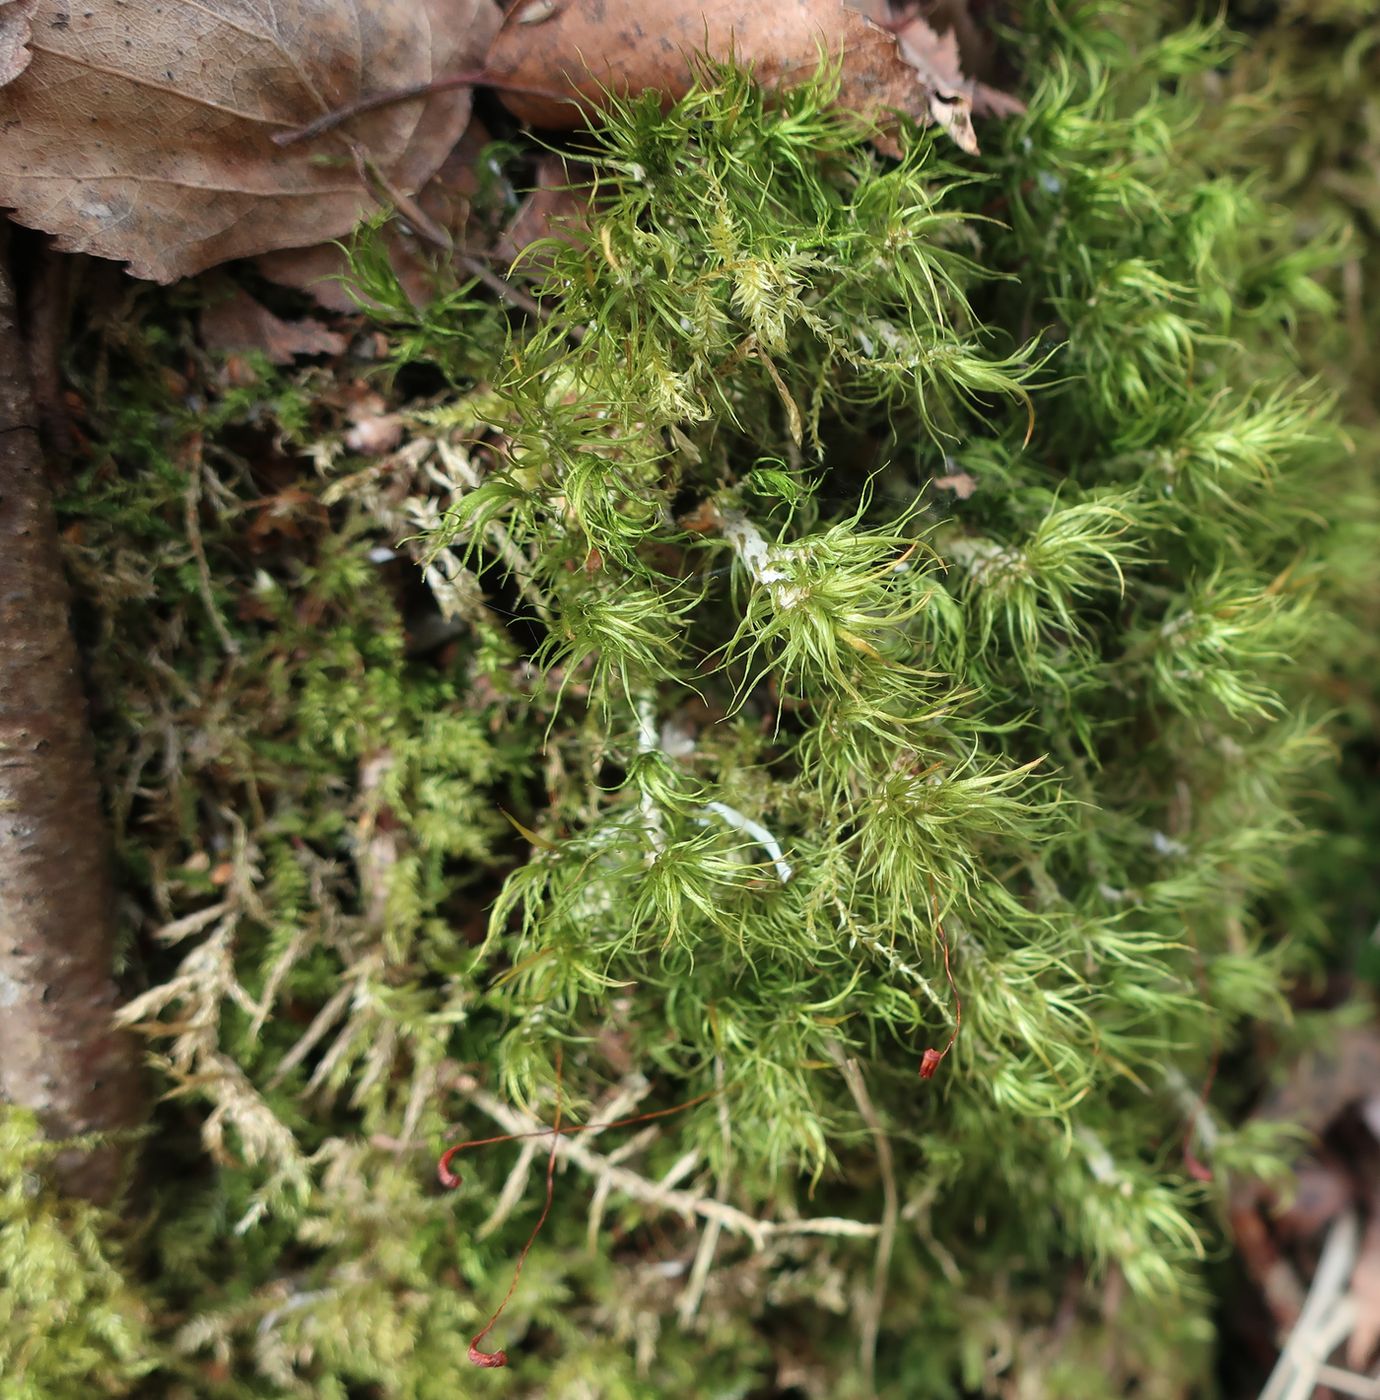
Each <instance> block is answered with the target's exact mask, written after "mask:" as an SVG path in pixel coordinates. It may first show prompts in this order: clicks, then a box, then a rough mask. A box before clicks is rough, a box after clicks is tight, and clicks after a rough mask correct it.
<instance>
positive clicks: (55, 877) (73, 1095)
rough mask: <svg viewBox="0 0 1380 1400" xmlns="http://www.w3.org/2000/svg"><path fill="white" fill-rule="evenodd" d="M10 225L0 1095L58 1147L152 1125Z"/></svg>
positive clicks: (85, 1156)
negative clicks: (122, 1017) (118, 964)
mask: <svg viewBox="0 0 1380 1400" xmlns="http://www.w3.org/2000/svg"><path fill="white" fill-rule="evenodd" d="M5 242H6V240H5V231H4V229H3V228H0V1006H2V1007H3V1008H4V1011H3V1013H2V1014H0V1099H3V1100H6V1101H8V1102H9V1103H12V1104H15V1105H17V1106H19V1107H21V1108H26V1109H31V1110H33V1112H34V1113H36V1114H37V1115H38V1118H39V1121H40V1122H41V1123H42V1125H43V1127H44V1129H45V1131H46V1132H47V1134H48V1135H49V1137H52V1138H74V1137H80V1136H82V1135H85V1134H88V1133H118V1132H120V1131H121V1130H127V1129H130V1128H134V1127H136V1126H138V1125H139V1124H141V1123H142V1122H143V1121H144V1118H145V1109H146V1099H145V1095H144V1084H143V1076H142V1074H141V1072H140V1068H139V1051H138V1042H137V1040H136V1039H135V1037H134V1036H132V1035H130V1034H129V1033H127V1032H124V1031H119V1030H117V1029H116V1028H115V1025H114V1020H113V1016H114V1012H115V1009H116V1007H117V1005H118V1004H119V1001H120V995H119V992H118V990H117V988H116V985H115V981H114V977H113V975H112V968H113V961H114V946H115V920H114V908H115V891H114V885H113V882H112V879H111V874H110V864H109V837H108V834H107V831H106V826H105V816H104V813H103V811H102V809H101V797H100V789H99V786H98V784H97V779H96V771H95V762H94V759H93V755H92V747H91V739H90V735H89V733H88V730H87V723H88V720H87V710H86V697H85V695H84V694H83V692H82V684H81V670H80V665H79V662H78V658H77V649H76V645H75V643H74V642H73V639H72V634H71V631H70V629H69V626H68V617H67V609H68V592H67V582H66V580H65V579H64V577H63V573H62V555H61V551H60V549H59V545H58V534H57V523H56V519H55V517H54V513H53V502H52V495H51V492H50V489H49V485H48V481H47V478H46V475H45V472H44V463H43V460H42V456H41V453H40V450H39V442H38V431H37V412H36V410H35V407H34V401H33V394H32V390H31V388H30V385H29V374H28V366H27V361H26V357H25V354H24V350H23V347H22V345H21V343H20V337H19V326H18V320H17V315H16V311H15V298H14V292H13V289H12V286H11V284H10V280H9V274H8V270H7V267H6V257H5V254H6V251H7V249H6V246H5ZM127 1154H128V1148H127V1146H124V1145H121V1144H120V1143H118V1142H111V1141H107V1142H105V1143H102V1144H101V1145H100V1146H97V1147H94V1148H93V1147H91V1146H90V1145H85V1146H81V1147H73V1148H69V1149H65V1150H63V1151H62V1152H60V1153H58V1154H57V1155H56V1156H55V1158H54V1159H53V1163H52V1170H53V1174H54V1177H55V1179H56V1181H57V1183H58V1185H59V1186H60V1187H61V1188H62V1189H63V1190H65V1191H67V1192H69V1193H71V1194H72V1195H77V1196H85V1197H88V1198H90V1199H92V1200H98V1201H108V1200H110V1199H111V1198H113V1197H114V1196H115V1195H116V1193H117V1192H118V1191H119V1189H120V1186H121V1184H122V1179H123V1176H124V1174H125V1167H126V1161H127Z"/></svg>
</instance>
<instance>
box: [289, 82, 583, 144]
mask: <svg viewBox="0 0 1380 1400" xmlns="http://www.w3.org/2000/svg"><path fill="white" fill-rule="evenodd" d="M462 87H488V88H495V89H496V90H498V91H499V92H516V93H520V94H521V95H522V96H524V97H545V98H547V99H549V100H550V101H552V102H570V103H572V104H574V105H576V106H579V105H581V103H580V99H579V97H577V96H576V95H575V94H574V93H571V92H556V91H553V90H552V89H551V88H541V87H528V86H526V85H525V84H523V83H510V82H509V81H508V80H507V79H505V78H499V77H495V76H494V75H493V74H491V73H486V72H485V71H484V69H482V68H472V69H468V70H467V71H465V72H463V73H448V74H446V76H445V77H443V78H433V79H432V80H431V81H430V82H429V83H413V84H412V85H411V86H410V87H403V88H391V89H390V90H389V91H387V92H375V93H371V94H370V95H369V96H368V97H360V98H356V100H355V101H353V102H347V103H346V104H345V105H344V106H343V107H337V108H335V110H334V111H331V112H326V113H324V114H323V115H322V116H319V117H317V119H316V120H315V121H312V122H308V123H307V124H306V126H299V127H294V128H293V129H292V130H291V131H279V132H275V133H274V136H273V141H274V144H275V145H278V146H292V145H295V144H296V143H297V142H299V141H310V140H311V139H312V138H313V137H316V136H324V135H325V134H326V133H327V132H328V131H334V130H335V129H336V127H338V126H340V125H342V123H344V122H347V121H349V120H350V118H351V117H360V116H363V115H364V114H365V113H366V112H377V111H378V110H379V108H381V107H392V106H395V105H396V104H397V103H399V102H411V101H412V100H413V99H414V98H418V97H435V96H437V95H438V94H440V93H443V92H454V91H455V89H456V88H462Z"/></svg>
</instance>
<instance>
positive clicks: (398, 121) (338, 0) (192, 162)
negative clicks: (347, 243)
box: [0, 0, 499, 282]
mask: <svg viewBox="0 0 1380 1400" xmlns="http://www.w3.org/2000/svg"><path fill="white" fill-rule="evenodd" d="M26 15H27V17H28V20H29V27H30V28H31V36H30V38H29V50H30V51H31V54H32V57H31V60H30V61H29V63H28V66H27V67H23V68H22V71H19V72H18V76H16V77H14V78H13V80H12V81H10V82H8V83H7V84H6V85H4V86H2V87H0V130H3V131H4V133H5V135H4V139H3V141H0V206H9V207H11V208H12V209H13V210H14V217H15V219H16V220H17V221H18V222H19V223H22V224H27V225H29V226H30V227H33V228H39V229H42V230H44V231H45V232H48V233H52V234H55V235H57V238H58V245H59V246H60V247H62V248H64V249H68V250H72V251H80V252H87V253H95V254H97V255H98V256H100V257H107V258H119V259H123V260H125V261H127V262H128V263H129V268H130V271H131V272H133V273H134V274H135V275H136V276H140V277H148V278H152V279H153V280H155V281H160V282H168V281H172V280H173V279H174V278H176V277H180V276H184V275H186V274H188V273H193V272H198V271H200V270H201V269H202V268H205V267H210V266H212V265H213V264H215V263H218V262H224V261H225V260H227V259H229V258H236V257H247V256H250V255H252V254H255V253H263V252H267V251H268V250H270V249H274V248H290V247H297V246H300V245H302V244H308V243H315V242H319V241H320V240H322V239H327V238H336V237H339V236H341V235H342V234H344V233H347V232H348V231H349V230H350V229H351V228H352V227H353V226H354V225H355V223H356V222H357V221H358V219H359V218H360V216H361V215H362V214H363V213H364V212H365V211H366V210H367V209H368V208H369V207H370V206H371V203H372V201H371V199H370V196H369V194H368V193H367V191H366V190H365V188H364V186H363V183H362V181H361V178H360V173H359V169H358V166H357V163H356V161H355V159H354V157H353V156H352V154H351V146H352V144H353V145H354V146H356V147H358V148H362V150H363V152H364V153H365V154H366V155H367V158H368V159H369V160H370V161H371V162H372V163H373V165H374V166H375V167H376V169H377V170H378V171H380V172H381V173H382V175H383V176H384V177H385V179H386V180H387V181H388V183H389V184H390V185H392V187H393V188H394V189H398V190H401V191H403V192H405V193H411V192H412V191H414V190H416V189H417V188H418V187H419V186H420V185H422V184H423V183H424V182H425V181H426V179H427V177H428V176H429V175H430V174H431V173H432V171H434V170H435V169H436V168H437V167H438V166H439V165H440V164H441V162H442V161H443V160H444V159H445V158H446V154H447V153H448V152H449V151H450V149H451V147H452V146H453V145H454V144H455V142H456V140H457V138H458V137H459V136H460V133H461V132H462V131H463V130H464V128H465V124H466V122H467V120H468V118H469V112H470V93H469V91H468V89H460V90H457V91H453V92H447V93H441V94H437V95H433V96H430V97H426V98H419V99H415V100H413V101H410V102H405V103H399V104H396V105H394V106H389V107H384V108H381V109H379V110H377V111H373V112H370V113H367V114H365V115H362V116H358V117H355V118H353V119H352V120H351V121H349V122H348V123H346V124H345V125H344V126H343V127H342V128H341V129H340V130H339V131H337V132H334V133H332V134H330V135H328V136H323V137H319V138H317V139H316V140H314V141H306V142H302V143H301V144H299V145H296V146H292V147H289V148H286V149H283V148H280V147H278V146H276V145H275V144H274V143H273V139H272V138H273V135H274V134H275V133H277V132H284V131H288V130H292V129H294V128H296V127H299V126H302V125H304V124H305V123H307V122H310V121H312V120H314V119H315V118H316V117H318V116H320V115H322V114H323V113H325V112H329V111H332V110H334V109H336V108H339V107H341V106H344V105H346V104H348V103H350V102H352V101H354V100H356V99H358V98H360V97H363V96H366V95H370V94H373V93H376V92H379V91H382V90H386V89H396V88H402V87H408V86H410V85H412V84H415V83H421V82H427V81H430V80H432V79H434V78H438V77H440V76H441V75H443V74H446V73H450V72H454V71H455V70H457V69H463V68H466V67H473V66H475V64H476V62H477V61H478V60H479V59H481V58H482V56H483V53H484V50H485V48H486V46H487V44H488V42H489V39H490V38H491V37H492V35H493V33H494V31H495V29H496V28H497V24H498V18H499V15H498V10H497V8H496V7H495V5H494V3H493V0H82V4H81V5H80V6H79V7H77V6H73V5H72V4H71V3H70V0H37V2H36V3H34V0H0V65H3V63H4V62H5V55H6V54H7V53H11V54H12V56H11V60H10V66H11V67H14V66H15V64H16V63H19V64H21V65H22V58H15V57H13V51H14V50H15V47H16V46H15V38H14V36H15V34H16V33H17V32H18V27H19V25H21V24H22V19H21V17H23V16H26ZM7 36H8V37H7ZM7 46H8V47H7ZM3 71H4V69H3V67H0V73H3Z"/></svg>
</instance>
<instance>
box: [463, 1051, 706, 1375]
mask: <svg viewBox="0 0 1380 1400" xmlns="http://www.w3.org/2000/svg"><path fill="white" fill-rule="evenodd" d="M716 1092H718V1091H717V1090H711V1091H710V1092H709V1093H705V1094H699V1095H697V1096H696V1097H695V1098H693V1099H686V1101H685V1102H684V1103H679V1104H676V1105H675V1106H674V1107H672V1108H658V1109H655V1110H653V1111H652V1112H651V1113H635V1114H633V1116H632V1117H630V1118H615V1119H613V1120H612V1121H610V1122H607V1123H572V1124H569V1125H566V1126H563V1125H562V1123H561V1055H560V1050H559V1048H558V1049H557V1052H556V1113H555V1117H554V1120H553V1122H552V1124H551V1126H550V1127H549V1128H536V1129H534V1130H533V1131H532V1132H530V1133H499V1134H498V1135H497V1136H496V1137H487V1138H471V1139H469V1140H468V1141H466V1142H459V1143H456V1144H455V1146H454V1147H448V1148H447V1149H446V1150H445V1151H444V1152H443V1153H442V1154H441V1156H440V1159H439V1160H438V1161H437V1163H436V1178H437V1180H438V1181H439V1182H440V1183H441V1185H442V1186H444V1187H445V1188H446V1189H447V1190H448V1191H453V1190H454V1189H455V1188H456V1187H457V1186H459V1185H460V1183H461V1181H462V1179H463V1178H462V1177H461V1176H460V1173H459V1172H456V1171H452V1170H451V1165H450V1164H451V1161H452V1160H453V1159H454V1158H455V1157H457V1156H458V1155H459V1154H460V1153H461V1152H468V1151H469V1150H470V1148H472V1147H489V1146H492V1145H493V1144H494V1143H499V1142H518V1141H520V1140H522V1139H523V1138H535V1137H546V1136H547V1135H548V1134H550V1137H551V1153H550V1155H549V1156H548V1157H547V1159H546V1200H545V1202H544V1204H543V1205H542V1208H541V1214H540V1215H539V1216H538V1217H537V1223H536V1224H535V1225H534V1226H533V1227H532V1233H531V1234H530V1235H528V1237H527V1243H526V1244H524V1245H523V1246H522V1251H521V1253H520V1254H519V1255H518V1257H517V1263H516V1264H515V1265H514V1266H513V1278H512V1282H511V1283H510V1284H509V1285H508V1291H507V1292H506V1293H505V1294H504V1295H503V1301H502V1302H500V1303H499V1305H498V1307H496V1308H495V1309H494V1310H493V1313H492V1314H491V1315H490V1317H489V1320H488V1321H487V1322H486V1323H485V1324H484V1325H483V1327H481V1328H480V1329H479V1331H478V1332H476V1333H475V1334H474V1336H473V1337H472V1338H470V1347H469V1353H468V1355H469V1359H470V1361H471V1362H472V1363H473V1364H474V1365H475V1366H482V1367H483V1368H484V1369H486V1370H495V1369H497V1368H498V1367H500V1366H506V1365H507V1364H508V1353H507V1352H506V1351H504V1350H502V1349H501V1348H500V1349H499V1350H498V1351H484V1350H483V1348H482V1347H481V1346H480V1343H481V1342H482V1341H483V1340H484V1338H485V1337H487V1336H488V1334H489V1333H490V1332H491V1331H492V1330H493V1328H494V1325H495V1324H496V1323H497V1322H498V1320H499V1318H501V1317H502V1316H503V1310H504V1309H505V1308H506V1307H507V1306H508V1303H509V1302H510V1301H511V1299H512V1296H513V1294H514V1293H515V1292H516V1291H517V1286H518V1280H519V1279H520V1278H521V1277H522V1266H523V1265H524V1264H525V1263H526V1262H527V1256H528V1254H529V1253H530V1252H531V1249H532V1246H533V1245H534V1244H536V1242H537V1236H538V1235H539V1234H541V1228H542V1226H543V1225H545V1224H546V1217H547V1216H548V1215H549V1214H550V1213H551V1202H552V1200H553V1199H554V1197H555V1192H556V1147H557V1144H558V1143H559V1142H560V1140H561V1138H562V1137H563V1136H566V1135H568V1134H571V1133H587V1132H590V1131H592V1130H593V1129H595V1128H600V1129H602V1128H626V1127H628V1126H630V1125H631V1124H633V1123H646V1122H649V1121H651V1120H652V1119H654V1118H667V1117H669V1116H670V1115H671V1114H673V1113H683V1112H684V1111H685V1110H686V1109H687V1108H693V1107H694V1106H695V1105H696V1104H697V1103H703V1102H704V1101H705V1100H706V1099H711V1098H713V1097H714V1094H715V1093H716Z"/></svg>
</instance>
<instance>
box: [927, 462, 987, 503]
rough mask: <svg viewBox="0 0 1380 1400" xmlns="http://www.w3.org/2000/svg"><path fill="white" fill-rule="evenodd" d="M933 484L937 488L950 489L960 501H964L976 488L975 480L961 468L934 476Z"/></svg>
mask: <svg viewBox="0 0 1380 1400" xmlns="http://www.w3.org/2000/svg"><path fill="white" fill-rule="evenodd" d="M934 485H935V488H936V489H937V490H940V491H952V492H953V493H954V495H955V496H957V497H958V499H959V500H960V501H966V500H967V499H968V498H969V497H970V496H971V495H972V494H973V492H974V491H976V490H977V482H976V481H975V480H974V479H973V478H972V477H971V476H969V475H968V473H967V472H965V471H962V470H958V471H953V472H951V473H950V474H949V475H948V476H937V477H935V479H934Z"/></svg>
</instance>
